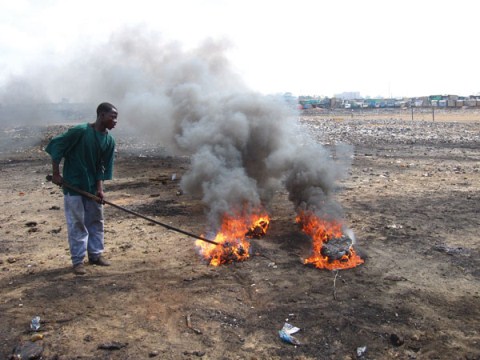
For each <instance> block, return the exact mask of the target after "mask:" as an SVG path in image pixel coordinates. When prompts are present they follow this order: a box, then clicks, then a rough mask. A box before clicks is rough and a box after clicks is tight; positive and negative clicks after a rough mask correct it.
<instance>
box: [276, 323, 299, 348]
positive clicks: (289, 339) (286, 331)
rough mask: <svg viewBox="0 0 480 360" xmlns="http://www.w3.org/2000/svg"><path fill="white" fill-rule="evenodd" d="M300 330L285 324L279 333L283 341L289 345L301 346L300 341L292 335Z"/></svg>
mask: <svg viewBox="0 0 480 360" xmlns="http://www.w3.org/2000/svg"><path fill="white" fill-rule="evenodd" d="M299 330H300V328H298V327H296V326H293V325H291V324H289V323H285V324H283V328H282V330H280V331H279V332H278V335H279V336H280V339H282V340H283V341H284V342H286V343H288V344H292V345H301V343H300V341H298V340H297V339H296V338H295V337H293V336H292V334H295V333H296V332H298V331H299Z"/></svg>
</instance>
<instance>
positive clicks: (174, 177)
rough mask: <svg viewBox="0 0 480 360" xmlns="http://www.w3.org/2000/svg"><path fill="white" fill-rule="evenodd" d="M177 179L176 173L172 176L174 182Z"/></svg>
mask: <svg viewBox="0 0 480 360" xmlns="http://www.w3.org/2000/svg"><path fill="white" fill-rule="evenodd" d="M176 178H177V174H176V173H175V174H173V175H172V181H175V179H176Z"/></svg>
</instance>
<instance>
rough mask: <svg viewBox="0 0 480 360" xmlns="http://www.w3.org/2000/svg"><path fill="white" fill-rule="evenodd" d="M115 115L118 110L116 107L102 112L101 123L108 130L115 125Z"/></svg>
mask: <svg viewBox="0 0 480 360" xmlns="http://www.w3.org/2000/svg"><path fill="white" fill-rule="evenodd" d="M117 116H118V111H117V110H116V109H112V111H109V112H105V113H103V114H102V123H103V125H104V126H105V128H107V129H108V130H112V129H113V128H114V127H115V125H117Z"/></svg>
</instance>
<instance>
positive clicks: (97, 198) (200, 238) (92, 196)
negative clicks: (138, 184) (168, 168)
mask: <svg viewBox="0 0 480 360" xmlns="http://www.w3.org/2000/svg"><path fill="white" fill-rule="evenodd" d="M47 180H48V181H51V180H52V176H51V175H48V176H47ZM62 186H63V187H65V188H67V189H70V190H73V191H75V192H77V193H79V194H80V195H82V196H85V197H86V198H89V199H91V200H95V201H97V202H100V203H104V204H107V205H110V206H113V207H114V208H117V209H120V210H122V211H125V212H127V213H129V214H132V215H135V216H138V217H139V218H142V219H145V220H147V221H150V222H152V223H154V224H157V225H160V226H163V227H164V228H167V229H169V230H173V231H176V232H179V233H181V234H184V235H187V236H190V237H193V238H195V239H198V240H202V241H206V242H208V243H210V244H214V245H223V244H220V243H218V242H216V241H213V240H209V239H206V238H204V237H202V236H198V235H195V234H192V233H190V232H188V231H185V230H182V229H178V228H176V227H173V226H170V225H168V224H164V223H162V222H160V221H157V220H155V219H152V218H149V217H148V216H145V215H142V214H140V213H138V212H136V211H133V210H129V209H127V208H124V207H123V206H120V205H117V204H114V203H112V202H110V201H107V200H105V199H100V198H99V197H98V196H95V195H93V194H90V193H89V192H87V191H83V190H81V189H78V188H76V187H75V186H72V185H70V184H68V183H66V182H63V183H62Z"/></svg>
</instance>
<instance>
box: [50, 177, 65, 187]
mask: <svg viewBox="0 0 480 360" xmlns="http://www.w3.org/2000/svg"><path fill="white" fill-rule="evenodd" d="M52 182H53V183H54V184H55V185H58V186H62V184H63V177H62V175H60V174H53V175H52Z"/></svg>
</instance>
